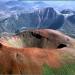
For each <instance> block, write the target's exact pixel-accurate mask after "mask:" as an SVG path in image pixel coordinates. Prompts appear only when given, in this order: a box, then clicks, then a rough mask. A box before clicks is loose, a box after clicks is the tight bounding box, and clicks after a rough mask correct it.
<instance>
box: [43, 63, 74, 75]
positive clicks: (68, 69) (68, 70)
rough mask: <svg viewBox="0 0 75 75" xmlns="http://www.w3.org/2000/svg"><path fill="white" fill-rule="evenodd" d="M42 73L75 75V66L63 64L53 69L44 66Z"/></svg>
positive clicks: (47, 74)
mask: <svg viewBox="0 0 75 75" xmlns="http://www.w3.org/2000/svg"><path fill="white" fill-rule="evenodd" d="M42 73H43V74H42V75H75V64H65V65H63V66H62V67H60V68H55V69H54V68H51V67H49V66H48V65H47V64H45V65H44V66H43V71H42Z"/></svg>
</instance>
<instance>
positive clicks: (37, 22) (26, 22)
mask: <svg viewBox="0 0 75 75" xmlns="http://www.w3.org/2000/svg"><path fill="white" fill-rule="evenodd" d="M3 4H4V6H3V7H0V33H3V32H8V33H11V34H13V33H16V32H17V31H22V30H24V28H25V29H31V28H32V29H36V28H51V29H57V30H60V31H62V32H65V33H66V34H68V35H72V34H73V35H72V36H75V11H74V10H71V9H64V10H62V11H58V10H56V9H55V8H53V7H50V6H47V4H45V3H43V2H42V3H41V2H40V3H39V2H36V3H34V4H31V3H25V2H19V1H9V2H6V3H3ZM41 4H42V5H41ZM45 5H46V6H45ZM0 6H2V4H1V3H0ZM28 6H29V7H28ZM40 6H41V7H40ZM27 7H28V8H27ZM4 9H5V10H4Z"/></svg>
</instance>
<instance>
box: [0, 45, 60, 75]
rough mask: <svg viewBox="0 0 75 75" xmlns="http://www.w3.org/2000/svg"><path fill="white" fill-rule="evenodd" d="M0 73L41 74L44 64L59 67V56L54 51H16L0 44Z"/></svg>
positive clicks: (39, 49)
mask: <svg viewBox="0 0 75 75" xmlns="http://www.w3.org/2000/svg"><path fill="white" fill-rule="evenodd" d="M0 60H1V61H0V67H1V68H0V71H1V73H4V74H10V73H13V74H15V73H17V74H20V73H23V74H25V73H27V74H29V75H31V74H32V75H33V74H36V73H37V74H41V71H42V67H43V65H44V64H48V65H49V66H52V67H59V66H60V65H61V64H60V59H59V54H58V53H57V51H55V50H50V49H41V48H24V49H17V48H11V47H6V46H3V45H2V44H0Z"/></svg>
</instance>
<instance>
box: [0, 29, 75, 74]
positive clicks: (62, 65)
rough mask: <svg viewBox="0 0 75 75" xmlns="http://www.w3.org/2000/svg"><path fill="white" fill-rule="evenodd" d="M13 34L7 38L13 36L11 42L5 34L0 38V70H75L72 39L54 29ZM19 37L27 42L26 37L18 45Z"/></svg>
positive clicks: (11, 71) (17, 71) (37, 71)
mask: <svg viewBox="0 0 75 75" xmlns="http://www.w3.org/2000/svg"><path fill="white" fill-rule="evenodd" d="M12 37H13V39H12V38H11V37H10V38H9V39H11V40H13V41H14V40H15V42H13V41H11V42H13V44H12V45H10V43H9V42H8V41H9V40H8V38H7V39H5V40H4V39H3V38H1V39H0V60H1V61H0V74H19V75H25V74H26V75H36V74H37V75H63V74H64V75H74V74H75V40H74V39H72V38H70V37H69V36H66V35H64V34H63V33H60V32H59V31H55V30H50V29H40V30H29V31H26V32H21V34H17V35H16V36H15V35H14V36H12ZM14 37H15V38H14ZM18 39H26V40H27V39H28V41H29V43H30V45H29V44H28V41H27V42H24V41H23V40H21V42H23V43H22V44H23V46H22V45H19V46H20V47H19V48H17V45H18V44H17V42H18V41H19V40H18ZM17 40H18V41H17ZM5 41H6V42H7V43H6V44H5ZM31 42H32V43H31ZM39 42H40V43H39ZM41 42H43V43H42V45H41ZM15 44H16V45H15ZM32 44H33V45H32Z"/></svg>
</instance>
